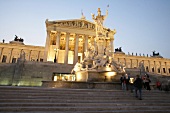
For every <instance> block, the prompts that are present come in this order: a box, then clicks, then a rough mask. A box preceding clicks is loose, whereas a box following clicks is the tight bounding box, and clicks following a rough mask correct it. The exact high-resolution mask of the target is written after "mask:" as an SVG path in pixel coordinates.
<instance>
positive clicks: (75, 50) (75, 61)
mask: <svg viewBox="0 0 170 113" xmlns="http://www.w3.org/2000/svg"><path fill="white" fill-rule="evenodd" d="M78 46H79V35H77V34H76V35H75V45H74V62H73V63H74V64H76V63H77V62H78Z"/></svg>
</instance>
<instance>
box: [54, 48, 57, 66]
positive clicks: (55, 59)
mask: <svg viewBox="0 0 170 113" xmlns="http://www.w3.org/2000/svg"><path fill="white" fill-rule="evenodd" d="M54 51H55V57H54V63H56V62H57V58H56V52H57V49H56V48H55V49H54Z"/></svg>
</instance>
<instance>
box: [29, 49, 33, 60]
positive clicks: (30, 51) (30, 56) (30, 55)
mask: <svg viewBox="0 0 170 113" xmlns="http://www.w3.org/2000/svg"><path fill="white" fill-rule="evenodd" d="M31 51H32V50H30V54H29V59H28V61H31V60H30V58H31Z"/></svg>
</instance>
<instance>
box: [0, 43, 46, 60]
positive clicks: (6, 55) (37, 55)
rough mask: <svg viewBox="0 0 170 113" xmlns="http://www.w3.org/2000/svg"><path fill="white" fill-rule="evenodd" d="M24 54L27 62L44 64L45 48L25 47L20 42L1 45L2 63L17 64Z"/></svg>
mask: <svg viewBox="0 0 170 113" xmlns="http://www.w3.org/2000/svg"><path fill="white" fill-rule="evenodd" d="M22 53H24V54H25V59H26V60H27V61H37V62H43V57H44V47H41V46H32V45H25V44H24V43H23V42H19V41H10V42H9V43H0V63H17V59H18V58H20V56H21V54H22Z"/></svg>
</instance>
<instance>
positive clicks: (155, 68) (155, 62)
mask: <svg viewBox="0 0 170 113" xmlns="http://www.w3.org/2000/svg"><path fill="white" fill-rule="evenodd" d="M154 68H155V70H154V73H156V62H155V61H154Z"/></svg>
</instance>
